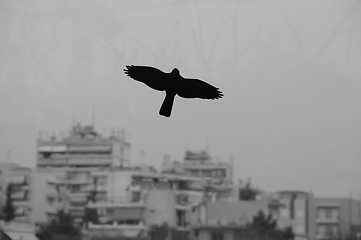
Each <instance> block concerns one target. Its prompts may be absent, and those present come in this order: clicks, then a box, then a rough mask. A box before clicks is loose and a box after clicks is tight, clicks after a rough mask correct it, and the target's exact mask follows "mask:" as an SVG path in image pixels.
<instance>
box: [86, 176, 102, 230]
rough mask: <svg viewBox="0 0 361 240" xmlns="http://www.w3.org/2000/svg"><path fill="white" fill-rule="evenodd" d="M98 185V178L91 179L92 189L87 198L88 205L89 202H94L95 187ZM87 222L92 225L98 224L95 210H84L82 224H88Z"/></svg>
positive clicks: (87, 208)
mask: <svg viewBox="0 0 361 240" xmlns="http://www.w3.org/2000/svg"><path fill="white" fill-rule="evenodd" d="M97 185H98V178H94V179H93V189H92V190H91V191H90V193H89V196H88V199H87V200H88V204H89V202H93V203H94V202H95V201H96V194H97V189H96V187H97ZM89 222H92V223H99V215H98V212H97V210H96V209H94V208H89V207H88V206H86V207H85V209H84V217H83V223H84V224H86V225H87V224H88V223H89Z"/></svg>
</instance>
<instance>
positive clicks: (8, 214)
mask: <svg viewBox="0 0 361 240" xmlns="http://www.w3.org/2000/svg"><path fill="white" fill-rule="evenodd" d="M13 190H14V186H13V184H11V183H9V184H8V185H7V187H6V200H5V204H4V206H3V208H2V209H1V218H2V219H4V221H5V222H11V221H12V220H14V218H15V217H16V215H15V211H16V207H15V206H14V204H13V199H12V198H11V195H12V193H13Z"/></svg>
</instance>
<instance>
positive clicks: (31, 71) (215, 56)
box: [0, 0, 361, 198]
mask: <svg viewBox="0 0 361 240" xmlns="http://www.w3.org/2000/svg"><path fill="white" fill-rule="evenodd" d="M360 5H361V1H359V0H352V1H351V0H346V1H345V0H339V1H335V0H323V1H320V0H319V1H314V0H304V1H289V0H287V1H280V0H272V1H263V0H252V1H251V0H246V1H201V0H194V1H177V0H175V1H163V0H162V1H126V0H125V1H115V0H114V1H96V0H89V1H81V0H72V1H64V0H51V1H50V0H31V1H30V0H28V1H10V0H3V1H1V2H0V52H1V54H0V107H1V115H0V158H1V160H2V161H6V153H7V151H11V159H12V161H19V162H21V163H26V164H30V165H34V164H35V140H36V138H37V136H38V131H39V130H42V131H47V132H48V133H49V134H51V133H57V134H58V133H59V132H60V131H67V130H69V128H70V126H71V124H72V121H73V120H72V119H73V117H75V119H76V121H77V122H81V123H83V124H88V123H90V122H91V116H92V106H93V105H94V106H95V109H96V120H95V125H96V128H97V129H99V130H100V132H104V131H105V130H106V129H104V128H107V131H109V128H112V127H115V128H118V127H124V128H125V129H126V130H127V131H128V132H129V133H130V134H131V137H130V141H131V144H132V161H133V162H134V163H140V162H141V160H140V151H141V150H144V151H145V158H144V161H145V162H147V163H154V164H157V165H159V164H160V163H161V161H162V159H163V155H164V154H171V155H172V159H177V160H180V159H181V158H183V155H184V151H185V150H186V149H190V150H200V149H203V148H205V145H206V136H208V149H209V151H210V153H211V154H212V155H213V156H214V157H216V156H219V157H220V158H221V159H223V160H229V158H230V157H231V156H232V157H233V160H234V163H235V166H236V167H235V173H236V174H237V175H238V176H239V177H241V178H247V177H250V178H252V182H253V183H254V184H255V185H257V186H259V187H260V188H262V189H264V190H267V191H271V190H282V189H297V190H313V192H314V193H315V194H316V195H318V196H349V195H350V193H351V192H352V194H353V196H354V197H357V198H358V197H360V196H361V187H360V182H361V171H360V169H361V147H360V146H361V127H360V123H361V108H360V102H361V6H360ZM129 64H134V65H151V66H155V67H158V68H160V69H162V70H164V71H171V70H172V68H174V67H177V68H178V69H180V71H181V74H182V75H183V76H184V77H189V78H200V79H203V80H205V81H207V82H209V83H211V84H212V85H214V86H217V87H219V88H220V90H221V91H223V93H224V98H223V99H220V100H216V101H206V100H187V99H181V98H176V100H175V103H174V107H173V112H172V116H171V117H170V118H164V117H162V116H159V115H158V111H159V108H160V106H161V103H162V101H163V99H164V96H165V95H164V93H160V92H156V91H153V90H151V89H149V88H148V87H146V86H145V85H143V84H140V83H138V82H135V81H133V80H131V79H130V78H128V77H127V76H126V75H125V74H124V73H123V70H122V69H123V68H124V67H125V65H129Z"/></svg>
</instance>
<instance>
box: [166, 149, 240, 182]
mask: <svg viewBox="0 0 361 240" xmlns="http://www.w3.org/2000/svg"><path fill="white" fill-rule="evenodd" d="M162 168H163V171H164V172H178V173H185V174H188V175H189V176H193V177H201V178H208V179H210V180H211V181H212V184H213V185H232V184H233V163H232V162H224V161H217V160H213V159H212V157H211V156H209V154H208V152H207V151H200V152H192V151H186V152H185V157H184V160H183V161H182V162H178V161H173V162H171V161H170V160H169V159H165V160H164V162H163V166H162Z"/></svg>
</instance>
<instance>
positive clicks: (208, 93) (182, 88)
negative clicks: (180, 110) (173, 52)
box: [177, 78, 223, 100]
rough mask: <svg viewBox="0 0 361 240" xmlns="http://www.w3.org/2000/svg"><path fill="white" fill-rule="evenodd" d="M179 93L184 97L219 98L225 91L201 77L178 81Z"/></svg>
mask: <svg viewBox="0 0 361 240" xmlns="http://www.w3.org/2000/svg"><path fill="white" fill-rule="evenodd" d="M177 85H178V86H177V94H178V95H179V96H180V97H183V98H202V99H212V100H213V99H218V98H222V97H223V93H222V92H221V91H220V90H219V89H218V88H216V87H214V86H212V85H210V84H208V83H206V82H204V81H202V80H199V79H188V78H183V80H181V81H179V82H178V83H177Z"/></svg>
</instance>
